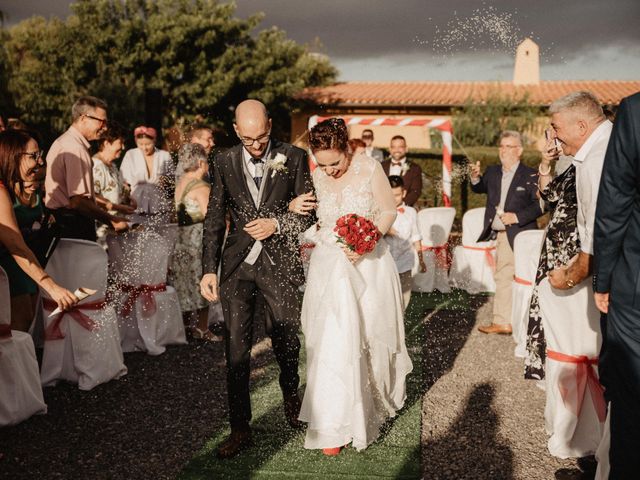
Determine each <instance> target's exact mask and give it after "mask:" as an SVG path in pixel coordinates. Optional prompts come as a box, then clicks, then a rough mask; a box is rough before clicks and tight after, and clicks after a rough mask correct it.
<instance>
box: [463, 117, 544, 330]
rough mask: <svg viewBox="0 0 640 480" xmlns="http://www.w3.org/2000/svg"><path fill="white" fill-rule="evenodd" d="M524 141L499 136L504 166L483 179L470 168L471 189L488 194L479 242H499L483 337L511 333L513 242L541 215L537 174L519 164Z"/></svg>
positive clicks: (515, 136)
mask: <svg viewBox="0 0 640 480" xmlns="http://www.w3.org/2000/svg"><path fill="white" fill-rule="evenodd" d="M522 152H523V148H522V138H521V137H520V134H519V133H518V132H514V131H511V130H506V131H504V132H502V134H501V135H500V144H499V147H498V155H499V157H500V164H501V165H491V166H490V167H488V168H487V171H486V172H485V173H484V175H480V162H476V163H475V165H473V166H472V167H471V189H472V190H473V191H474V192H475V193H486V194H487V208H486V210H485V214H484V230H483V231H482V234H481V235H480V238H478V242H485V241H487V240H494V239H495V240H496V253H497V259H496V271H495V281H496V294H495V296H494V297H493V321H492V322H491V325H488V326H481V327H479V328H478V330H480V331H481V332H482V333H504V334H510V333H511V282H512V280H513V275H514V268H515V267H514V265H515V263H514V258H513V240H514V238H515V237H516V235H517V234H518V233H520V232H522V231H523V230H531V229H535V228H537V225H536V219H537V218H538V217H539V216H540V215H542V209H541V208H540V203H539V201H538V197H537V192H538V183H537V180H538V176H537V175H538V172H537V171H536V170H534V169H533V168H530V167H527V166H526V165H523V164H522V163H520V156H521V155H522Z"/></svg>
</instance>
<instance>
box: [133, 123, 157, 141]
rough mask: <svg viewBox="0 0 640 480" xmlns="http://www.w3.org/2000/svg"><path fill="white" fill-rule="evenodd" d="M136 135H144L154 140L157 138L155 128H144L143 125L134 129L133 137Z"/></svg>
mask: <svg viewBox="0 0 640 480" xmlns="http://www.w3.org/2000/svg"><path fill="white" fill-rule="evenodd" d="M138 135H146V136H147V137H151V138H153V139H154V140H155V139H156V137H157V136H158V134H157V133H156V129H155V128H153V127H145V126H144V125H140V126H139V127H136V129H135V130H134V131H133V136H134V137H137V136H138Z"/></svg>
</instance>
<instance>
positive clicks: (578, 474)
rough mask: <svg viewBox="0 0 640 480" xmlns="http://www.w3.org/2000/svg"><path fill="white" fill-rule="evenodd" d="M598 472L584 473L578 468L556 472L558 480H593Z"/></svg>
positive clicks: (562, 469)
mask: <svg viewBox="0 0 640 480" xmlns="http://www.w3.org/2000/svg"><path fill="white" fill-rule="evenodd" d="M595 474H596V472H595V471H594V472H583V471H582V470H579V469H577V468H561V469H560V470H556V473H555V477H556V480H593V479H594V478H595Z"/></svg>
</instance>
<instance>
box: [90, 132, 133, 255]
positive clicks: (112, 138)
mask: <svg viewBox="0 0 640 480" xmlns="http://www.w3.org/2000/svg"><path fill="white" fill-rule="evenodd" d="M123 150H124V132H123V131H122V129H121V128H120V127H119V126H118V125H115V124H113V123H110V124H109V125H108V126H107V129H106V130H105V131H104V132H103V133H102V134H101V135H100V139H99V140H98V152H97V153H96V154H95V155H94V156H93V188H94V190H95V195H96V202H98V204H99V205H100V206H101V207H102V208H104V209H105V210H107V211H108V212H109V213H110V214H111V215H118V214H124V215H128V214H131V213H133V212H134V210H135V201H134V200H133V199H130V197H129V194H128V193H129V192H128V190H127V189H126V188H125V185H124V182H123V181H122V175H120V171H119V170H118V167H116V165H115V164H114V163H113V162H114V161H115V160H117V159H118V158H119V157H120V155H121V154H122V151H123ZM129 200H131V201H133V204H128V203H129ZM107 230H108V227H107V225H104V224H102V225H100V226H98V229H97V232H96V235H97V237H98V243H100V244H101V245H103V246H104V245H105V238H106V235H107Z"/></svg>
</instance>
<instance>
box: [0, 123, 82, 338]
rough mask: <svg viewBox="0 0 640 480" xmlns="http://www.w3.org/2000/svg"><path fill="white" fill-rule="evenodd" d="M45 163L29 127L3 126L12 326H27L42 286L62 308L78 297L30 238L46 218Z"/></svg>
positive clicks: (1, 214) (1, 232) (0, 221)
mask: <svg viewBox="0 0 640 480" xmlns="http://www.w3.org/2000/svg"><path fill="white" fill-rule="evenodd" d="M43 169H44V162H43V161H42V150H40V147H39V146H38V142H37V141H36V140H35V139H34V138H33V137H32V136H31V135H30V134H29V133H27V132H25V131H22V130H7V131H5V132H0V267H2V268H3V269H4V270H5V272H6V273H7V276H8V277H9V291H10V295H11V329H12V330H21V331H25V332H26V331H27V330H29V327H30V325H31V321H32V319H33V317H34V313H35V306H36V295H37V293H38V286H40V287H42V288H43V289H44V290H45V291H46V292H47V293H48V294H49V295H50V296H51V298H53V299H54V300H55V301H56V302H57V303H58V305H59V306H60V307H62V308H63V309H67V308H69V307H71V306H72V305H73V304H75V303H76V302H77V301H78V300H77V298H76V297H75V296H74V295H73V294H72V293H71V292H69V291H68V290H66V289H64V288H62V287H60V286H59V285H57V284H56V283H55V282H54V281H53V280H52V279H51V277H49V275H47V274H46V273H45V272H44V270H43V269H42V267H41V266H40V264H39V263H38V260H37V258H36V256H35V255H34V253H33V251H32V250H31V249H30V248H29V245H27V243H26V241H25V240H28V239H29V238H33V236H34V233H35V232H36V231H37V230H38V226H39V223H40V222H42V217H43V211H42V204H41V202H40V195H39V193H38V190H39V186H40V180H41V179H42V170H43ZM25 237H26V238H25ZM1 308H3V309H4V308H6V305H2V307H1Z"/></svg>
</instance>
